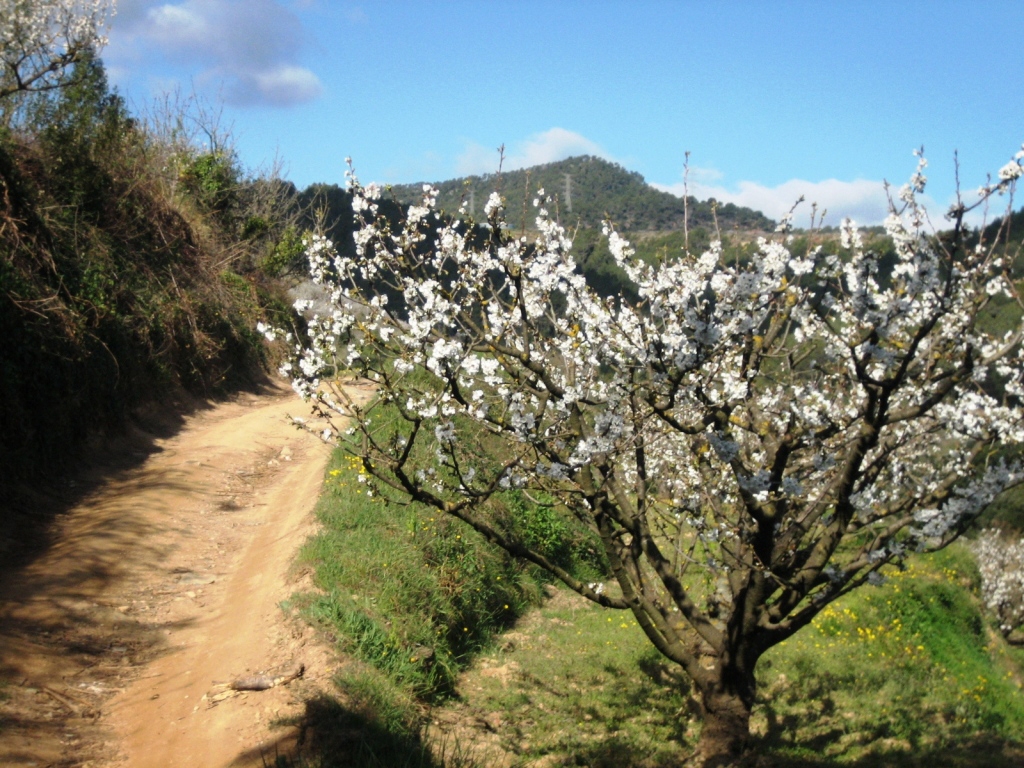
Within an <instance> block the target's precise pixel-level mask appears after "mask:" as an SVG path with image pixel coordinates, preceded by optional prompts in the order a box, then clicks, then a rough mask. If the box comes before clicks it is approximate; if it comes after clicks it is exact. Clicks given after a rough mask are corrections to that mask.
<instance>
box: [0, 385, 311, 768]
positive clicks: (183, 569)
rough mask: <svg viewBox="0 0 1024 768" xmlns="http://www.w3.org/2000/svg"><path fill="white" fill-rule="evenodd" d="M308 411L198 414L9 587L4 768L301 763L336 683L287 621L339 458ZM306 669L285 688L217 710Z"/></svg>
mask: <svg viewBox="0 0 1024 768" xmlns="http://www.w3.org/2000/svg"><path fill="white" fill-rule="evenodd" d="M304 410H305V406H303V404H302V403H301V402H300V401H298V400H296V399H295V398H294V397H292V396H291V395H290V393H285V392H282V391H276V392H273V393H270V394H268V395H261V396H252V395H247V396H243V397H242V398H240V399H238V400H236V401H235V402H231V403H226V404H221V405H217V406H216V407H214V408H211V409H209V410H206V411H203V412H201V413H199V414H197V415H195V416H193V417H190V418H189V419H188V420H187V422H186V424H185V427H184V428H183V429H182V430H181V431H180V432H179V433H178V434H177V435H175V436H174V437H172V438H169V439H166V440H158V441H156V448H157V450H156V452H155V453H153V455H151V456H150V457H149V458H148V459H146V460H145V461H144V463H142V464H141V465H140V466H138V467H137V468H135V469H132V470H128V471H123V472H120V473H114V475H113V476H111V477H108V478H107V479H106V480H105V481H104V482H102V483H100V484H99V485H98V486H97V487H96V489H95V490H94V491H92V492H90V493H89V494H87V495H86V497H85V498H83V499H82V500H81V501H79V502H78V503H77V504H76V505H75V506H74V507H73V508H72V509H70V510H69V511H68V512H67V513H66V514H64V515H62V516H61V517H60V520H59V522H58V525H59V530H58V532H57V535H56V537H55V541H54V543H53V545H52V546H51V547H49V548H48V549H47V551H46V552H45V553H44V554H43V555H41V556H40V557H39V558H37V559H36V560H35V561H34V562H32V563H30V564H29V565H28V566H27V567H25V568H24V569H23V570H21V571H20V572H19V573H17V574H13V575H12V576H9V577H8V578H7V579H6V581H5V583H3V584H2V585H0V765H5V766H6V765H12V766H14V765H38V766H47V765H60V766H78V765H81V766H97V767H98V766H108V765H128V766H131V767H132V768H148V767H149V766H153V767H154V768H155V767H156V766H161V767H164V766H190V767H191V766H228V765H231V766H248V765H253V766H262V765H263V764H264V757H263V756H264V755H268V759H267V761H266V762H267V763H268V764H273V762H274V754H275V751H277V752H279V753H280V752H287V751H289V748H290V745H291V744H293V743H294V740H295V738H296V730H297V729H296V728H295V727H294V723H295V722H296V721H297V719H298V716H299V715H300V714H301V711H302V706H301V702H302V698H303V696H304V695H309V694H310V693H311V692H312V691H313V690H316V689H317V688H318V687H319V686H321V685H323V687H326V681H327V680H328V678H329V675H330V658H329V654H328V653H327V651H325V650H324V649H323V648H322V647H320V646H318V644H317V643H315V642H313V639H312V633H311V632H310V631H309V630H307V629H303V627H302V625H301V623H299V622H297V621H289V620H287V619H286V618H285V617H284V615H283V614H282V611H281V608H280V604H281V602H282V601H285V600H287V598H288V597H289V595H290V594H292V593H293V592H294V591H295V590H296V587H297V585H296V583H295V579H296V576H295V575H294V574H290V565H291V562H292V560H293V558H294V555H295V552H296V550H297V549H298V547H299V546H300V545H301V543H302V542H303V540H304V539H305V538H306V536H307V535H308V534H309V533H310V530H311V525H312V517H311V511H312V508H313V505H314V503H315V501H316V498H317V494H318V493H319V490H320V483H321V479H322V476H323V470H324V466H325V462H326V460H327V456H328V449H327V448H326V447H325V446H324V445H322V444H321V443H320V442H319V441H318V440H317V439H316V438H315V437H313V436H311V435H309V434H308V433H304V432H300V431H298V430H296V429H295V428H294V427H293V426H292V425H291V424H290V423H289V422H288V420H287V419H286V415H287V414H288V413H294V414H301V413H303V412H304ZM298 664H304V665H305V674H304V676H303V677H302V678H301V679H299V680H295V681H293V682H291V683H289V684H288V685H281V686H278V687H275V688H272V689H270V690H267V691H261V692H250V693H243V694H240V695H237V696H233V697H231V698H227V699H225V700H222V701H219V702H216V701H213V700H211V698H210V696H209V694H210V693H211V692H216V691H218V690H220V689H219V688H216V687H215V686H216V684H217V683H221V682H229V681H231V680H233V679H236V678H239V677H242V676H244V675H252V674H256V673H263V672H268V671H269V672H271V673H274V672H275V671H279V670H283V669H285V668H292V667H294V666H296V665H298ZM289 718H291V722H292V723H293V725H292V726H290V727H289V726H288V725H287V723H288V722H289Z"/></svg>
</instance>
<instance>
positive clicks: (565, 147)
mask: <svg viewBox="0 0 1024 768" xmlns="http://www.w3.org/2000/svg"><path fill="white" fill-rule="evenodd" d="M575 155H596V156H597V157H603V158H606V159H611V157H610V155H609V154H608V153H607V152H606V151H605V150H604V149H602V147H601V145H599V144H597V143H596V142H593V141H591V140H590V139H588V138H587V137H586V136H583V135H581V134H579V133H576V132H575V131H569V130H566V129H565V128H558V127H555V128H550V129H548V130H546V131H544V132H542V133H535V134H534V135H532V136H530V137H529V138H528V139H525V140H523V141H519V142H516V144H515V145H513V146H512V147H511V148H509V147H506V151H505V162H504V164H503V165H502V168H504V169H505V170H506V171H514V170H516V169H518V168H530V167H531V166H534V165H543V164H545V163H554V162H557V161H559V160H565V159H566V158H567V157H573V156H575ZM497 170H498V150H497V149H496V148H495V149H488V148H486V147H484V146H483V145H481V144H476V143H473V142H471V143H468V144H467V145H466V149H465V150H464V151H463V152H462V154H461V155H459V157H458V159H457V160H456V173H457V174H458V175H459V176H468V175H472V174H483V173H494V172H495V171H497Z"/></svg>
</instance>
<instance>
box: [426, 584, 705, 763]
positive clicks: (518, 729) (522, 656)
mask: <svg viewBox="0 0 1024 768" xmlns="http://www.w3.org/2000/svg"><path fill="white" fill-rule="evenodd" d="M689 688H690V686H689V683H688V682H687V681H685V680H684V679H682V678H681V677H680V676H679V675H678V673H677V672H676V671H675V670H674V669H672V667H671V665H669V664H667V663H665V660H664V659H663V658H662V657H661V656H660V655H659V654H658V653H657V651H655V650H654V648H653V647H652V646H651V644H650V642H649V641H648V640H647V638H646V637H645V636H644V635H643V633H642V632H641V631H640V629H639V627H638V626H637V624H636V622H635V620H634V619H633V617H632V615H630V614H628V613H622V612H612V611H606V610H604V609H601V608H599V607H598V606H595V605H593V604H592V603H589V602H586V601H585V600H583V599H582V598H578V597H577V596H575V595H574V594H573V593H571V592H568V591H566V590H560V591H559V592H558V594H557V595H556V597H555V598H554V599H553V600H551V601H550V602H549V603H548V604H546V605H545V606H544V607H543V608H542V609H540V610H539V611H537V612H535V613H532V614H531V615H530V616H528V617H526V619H525V620H524V621H523V622H521V623H520V624H519V625H517V626H516V628H515V630H514V631H512V632H511V633H508V634H506V635H504V636H502V638H501V639H500V640H499V642H498V645H497V647H496V648H495V649H493V650H492V651H491V652H489V653H487V654H485V655H483V656H482V657H481V658H480V659H478V660H477V662H476V663H475V664H474V666H473V668H472V670H471V671H470V672H468V673H467V674H466V675H465V676H464V677H463V678H462V682H461V684H460V693H461V694H462V696H461V698H460V700H459V701H454V702H451V703H449V704H446V705H445V712H446V714H442V715H441V716H440V717H439V719H440V720H441V721H442V722H446V721H450V720H455V721H456V722H469V723H473V722H487V723H488V724H489V726H490V727H489V729H488V730H489V731H493V732H496V734H497V736H498V741H499V744H498V747H499V749H500V751H501V753H504V754H506V755H508V756H509V757H508V761H509V762H511V764H524V765H529V764H530V763H531V762H533V761H535V760H538V759H544V758H545V756H546V759H547V760H549V761H551V762H549V763H546V764H550V765H563V764H565V765H589V766H594V768H603V767H605V766H607V767H608V768H611V767H612V766H629V765H637V766H640V765H643V766H651V767H653V766H670V765H678V764H679V763H680V762H681V761H682V760H683V759H684V758H685V757H686V756H687V755H688V754H689V752H690V751H691V749H692V746H693V743H694V736H695V734H694V731H693V728H692V723H691V721H690V717H689V716H688V715H687V713H688V712H689V711H690V702H689V696H688V693H689ZM681 713H682V716H681Z"/></svg>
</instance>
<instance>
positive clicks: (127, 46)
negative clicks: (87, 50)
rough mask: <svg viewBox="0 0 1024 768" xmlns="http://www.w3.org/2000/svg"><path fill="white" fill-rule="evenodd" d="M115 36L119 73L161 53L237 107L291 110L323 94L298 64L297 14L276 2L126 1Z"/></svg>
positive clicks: (301, 37) (299, 28)
mask: <svg viewBox="0 0 1024 768" xmlns="http://www.w3.org/2000/svg"><path fill="white" fill-rule="evenodd" d="M125 6H127V7H126V8H125ZM125 10H126V11H127V13H125V12H124V11H125ZM110 38H111V46H110V49H108V51H109V53H110V54H112V61H113V62H114V65H115V66H117V67H119V68H120V69H123V68H125V66H126V65H127V63H128V62H132V61H134V62H141V61H144V60H147V59H152V58H153V55H154V51H156V52H159V54H160V55H162V57H163V59H164V60H165V61H166V62H170V63H171V64H173V65H176V66H177V67H179V68H183V69H185V70H187V71H188V76H189V77H191V78H192V79H194V80H195V81H196V82H198V83H200V84H207V85H210V86H214V87H218V88H222V89H223V92H224V94H225V96H226V98H227V99H228V101H230V102H232V103H234V104H238V105H260V104H264V105H269V106H289V105H293V104H299V103H303V102H306V101H310V100H312V99H315V98H316V97H317V96H319V94H320V93H321V91H322V86H321V84H320V81H319V79H318V78H317V76H316V75H315V74H314V73H313V72H311V71H310V70H309V69H306V68H305V67H301V66H299V64H298V63H297V59H298V54H299V51H300V49H301V48H302V45H303V42H304V38H305V35H304V32H303V29H302V26H301V23H300V22H299V19H298V17H296V16H295V14H294V13H292V12H291V11H290V10H289V9H288V8H286V7H284V5H282V4H281V3H280V2H276V1H275V0H183V1H182V2H175V3H167V2H164V3H160V2H151V1H147V0H129V2H127V3H125V2H124V0H122V13H121V14H119V16H118V17H116V18H115V20H114V26H113V29H112V30H111V34H110ZM147 68H148V67H147Z"/></svg>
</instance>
